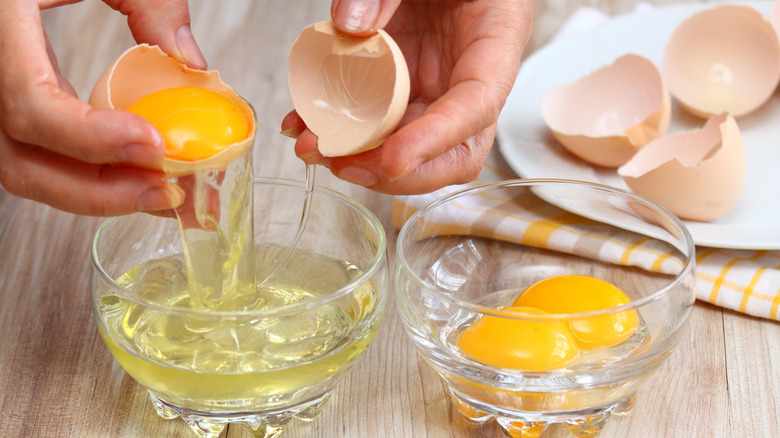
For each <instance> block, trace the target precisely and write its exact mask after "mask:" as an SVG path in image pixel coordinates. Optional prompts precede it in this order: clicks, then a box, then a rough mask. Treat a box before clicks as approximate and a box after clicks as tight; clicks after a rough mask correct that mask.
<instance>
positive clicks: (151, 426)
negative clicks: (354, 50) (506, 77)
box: [0, 0, 780, 438]
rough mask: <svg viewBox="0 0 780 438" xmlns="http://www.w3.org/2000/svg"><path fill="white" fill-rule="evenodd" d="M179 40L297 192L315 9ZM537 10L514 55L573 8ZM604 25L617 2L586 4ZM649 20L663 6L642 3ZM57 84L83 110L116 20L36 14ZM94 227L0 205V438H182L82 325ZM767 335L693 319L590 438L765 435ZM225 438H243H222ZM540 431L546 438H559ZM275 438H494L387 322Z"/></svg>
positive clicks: (491, 428) (207, 26) (95, 5)
mask: <svg viewBox="0 0 780 438" xmlns="http://www.w3.org/2000/svg"><path fill="white" fill-rule="evenodd" d="M191 3H192V5H191V9H192V27H193V30H194V33H195V36H196V38H197V39H198V41H199V42H200V44H201V47H202V49H203V52H204V54H205V56H206V58H207V59H208V60H209V62H210V67H212V68H214V69H217V70H220V71H221V73H222V75H223V77H224V79H225V80H226V81H227V82H228V83H229V84H231V85H232V86H233V87H234V88H235V89H236V90H238V91H239V93H241V94H242V95H243V96H244V97H246V98H247V99H248V100H249V101H250V102H252V103H253V104H254V106H255V108H257V110H258V113H259V134H258V138H257V142H256V149H255V173H256V174H257V175H270V176H283V177H291V178H298V179H301V178H302V177H303V170H304V168H303V164H302V163H301V162H300V161H299V160H298V159H297V158H296V157H295V155H294V153H293V142H292V140H290V139H288V138H285V137H283V136H281V135H279V134H278V132H279V123H280V121H281V119H282V117H283V116H284V115H285V114H286V112H287V111H288V110H289V109H290V108H291V107H292V104H291V101H290V97H289V93H288V90H287V82H286V77H287V59H286V56H287V50H288V48H289V46H290V45H291V43H292V41H293V39H294V38H295V37H296V35H297V33H298V32H299V30H300V29H302V28H303V27H304V26H305V25H307V24H309V23H312V22H314V21H317V20H322V19H326V18H328V17H329V5H330V2H329V1H326V0H285V1H279V0H256V1H247V0H230V1H213V0H212V1H208V0H193V1H192V2H191ZM578 3H580V2H578V1H575V0H546V1H544V0H542V1H537V4H536V11H535V30H534V36H533V39H532V42H531V46H530V47H529V48H528V50H527V52H526V53H530V52H531V51H532V50H533V49H534V48H538V47H539V46H541V45H543V44H544V43H545V42H546V41H547V40H548V39H549V38H550V36H551V35H552V34H553V33H554V32H555V31H556V29H557V28H558V27H559V26H560V25H561V23H562V22H563V21H564V20H565V19H566V17H568V16H569V15H570V14H571V13H572V12H573V11H574V10H575V9H576V7H577V6H578ZM588 3H589V4H591V5H594V6H595V7H598V8H599V9H601V10H603V11H604V12H607V13H610V14H616V13H621V12H627V11H629V10H631V9H633V8H634V6H635V4H636V2H635V1H633V0H631V1H629V0H592V1H589V2H588ZM651 3H654V4H657V5H661V4H664V3H670V2H667V1H661V0H658V1H653V2H651ZM45 23H46V26H47V29H48V30H49V36H50V38H51V40H52V43H53V45H54V48H55V50H56V52H57V54H58V55H59V58H60V63H61V65H62V69H63V71H64V73H65V74H66V76H67V77H68V78H70V80H71V81H72V83H73V85H74V86H75V88H76V89H77V90H78V91H79V93H80V95H81V96H82V97H84V98H85V97H86V96H87V95H88V93H89V90H90V89H91V87H92V85H93V84H94V82H95V80H96V79H97V77H98V76H99V74H100V73H101V72H102V70H103V69H104V68H105V67H106V66H107V65H108V64H109V63H110V62H111V61H112V60H114V59H115V58H116V57H117V56H118V55H119V54H120V53H121V52H122V51H124V50H125V49H126V48H128V47H129V46H130V45H132V44H133V42H132V39H131V37H130V34H129V32H128V30H127V26H126V24H125V19H124V17H122V16H121V15H119V14H118V13H115V12H113V11H112V10H111V9H109V8H108V7H107V6H105V5H104V4H102V3H100V2H97V1H93V2H84V3H81V4H78V5H73V6H66V7H61V8H57V9H56V10H52V11H47V12H46V13H45ZM318 182H319V183H320V184H322V185H325V186H328V187H332V188H335V189H337V190H340V191H342V192H345V193H348V194H350V195H352V196H353V197H355V198H357V199H358V200H360V201H362V202H364V203H365V204H366V205H368V207H369V208H371V209H372V210H373V211H374V212H375V213H376V214H377V215H378V216H379V217H380V218H381V219H382V221H383V223H384V224H385V227H386V230H387V234H388V240H389V241H390V242H391V245H390V253H391V255H392V253H393V245H392V242H393V240H394V239H395V236H396V234H397V230H395V229H393V228H392V226H391V225H390V223H389V218H390V206H391V198H390V197H388V196H385V195H378V194H376V193H373V192H371V191H368V190H366V189H364V188H362V187H354V186H351V185H349V184H346V183H344V182H342V181H339V180H337V179H336V178H334V177H332V176H331V175H330V174H328V173H327V172H326V171H324V170H321V171H320V172H319V173H318ZM100 222H101V219H97V218H90V217H79V216H74V215H70V214H66V213H63V212H60V211H56V210H52V209H50V208H48V207H46V206H44V205H40V204H36V203H34V202H31V201H27V200H21V199H18V198H15V197H13V196H11V195H9V194H8V193H6V192H5V191H4V190H2V189H0V334H2V347H0V436H7V437H136V436H138V437H163V436H164V437H174V436H182V437H190V436H193V435H191V432H190V431H189V430H188V427H186V426H185V425H184V424H183V423H182V422H181V421H165V420H163V419H161V418H159V417H158V416H157V415H156V414H155V413H154V412H153V410H152V406H151V404H150V402H149V400H148V396H147V393H146V391H145V390H143V389H142V388H141V387H140V386H139V385H137V384H136V383H135V382H134V381H133V380H132V379H131V378H130V377H128V376H127V375H125V374H124V372H123V371H122V369H121V368H120V367H119V366H118V365H117V363H116V362H115V361H114V360H113V359H112V357H111V355H110V354H109V352H108V350H107V349H106V348H105V346H104V345H103V342H102V341H101V339H100V336H99V335H98V332H97V330H96V326H95V323H94V321H93V319H92V315H91V310H90V305H89V298H88V290H89V272H90V262H89V253H88V249H89V245H90V242H91V238H92V236H93V233H94V232H95V230H96V228H97V226H98V224H99V223H100ZM779 340H780V324H777V323H774V322H771V321H766V320H761V319H756V318H751V317H747V316H744V315H742V314H738V313H735V312H731V311H725V310H722V309H720V308H717V307H714V306H711V305H708V304H703V303H697V304H696V306H695V309H694V311H693V314H692V316H691V318H690V324H689V329H688V331H687V332H686V333H685V335H684V336H683V338H682V341H681V342H680V345H679V347H678V348H677V350H676V351H675V352H674V354H673V355H672V356H671V357H670V358H669V360H668V362H666V364H665V365H663V366H662V368H661V369H660V371H659V372H658V373H657V374H656V375H655V377H653V378H652V379H651V380H650V381H649V382H648V383H647V384H646V385H645V386H644V388H643V390H641V391H640V393H639V397H638V400H637V403H636V408H635V409H634V411H633V413H632V414H631V415H629V416H627V417H619V418H614V419H612V420H611V422H610V423H609V424H608V425H607V426H606V428H605V430H604V433H603V434H602V436H603V437H671V436H677V437H705V436H706V437H726V436H740V437H768V436H777V434H778V430H780V395H778V394H780V342H779ZM226 435H227V436H229V437H240V436H249V435H248V434H247V433H246V432H245V430H244V428H242V427H230V428H229V429H228V431H227V434H226ZM567 435H568V432H567V431H566V430H565V429H564V428H553V429H552V430H551V431H550V433H549V435H547V436H551V437H564V436H567ZM283 436H286V437H327V438H330V437H342V436H343V437H431V438H433V437H495V436H502V433H501V430H500V428H499V427H498V426H496V425H495V424H492V425H486V426H481V427H475V426H472V425H470V424H468V423H466V422H465V421H464V420H462V419H461V418H460V417H459V415H458V414H457V413H456V410H454V409H453V407H452V406H451V404H450V401H449V399H448V397H447V396H446V393H445V388H444V386H443V385H442V383H441V382H440V381H439V379H438V378H437V376H436V375H435V374H434V372H433V371H432V370H431V369H430V368H428V367H427V366H426V365H425V364H424V363H423V362H422V361H421V359H420V358H419V357H418V356H417V354H416V352H415V349H414V347H413V346H412V344H411V342H410V341H409V340H408V339H407V338H406V335H405V334H404V332H403V329H402V326H401V322H400V319H399V317H398V314H397V312H396V311H395V309H394V308H393V306H392V302H391V306H390V309H389V311H388V314H387V316H386V319H385V321H384V323H383V326H382V327H381V329H380V333H379V334H378V336H377V338H376V341H375V342H374V344H373V345H372V346H371V348H370V349H369V352H368V353H367V354H366V355H365V356H364V358H363V359H362V360H361V361H360V362H359V364H358V365H357V366H356V367H355V368H354V369H353V371H352V372H351V373H350V374H349V375H348V376H347V377H346V378H344V379H343V380H342V381H341V383H340V386H339V387H338V389H337V391H336V394H335V397H334V398H333V399H332V400H331V401H330V404H329V406H328V407H327V409H326V410H325V411H324V412H323V413H322V415H321V416H320V417H318V418H317V419H316V420H315V421H314V422H312V423H302V422H298V421H294V422H293V423H291V424H290V426H289V427H288V429H287V431H286V432H285V435H283Z"/></svg>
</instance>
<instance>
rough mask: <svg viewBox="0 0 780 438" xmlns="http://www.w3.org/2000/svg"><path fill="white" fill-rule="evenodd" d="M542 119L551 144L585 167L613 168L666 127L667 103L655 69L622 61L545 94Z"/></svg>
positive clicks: (640, 60)
mask: <svg viewBox="0 0 780 438" xmlns="http://www.w3.org/2000/svg"><path fill="white" fill-rule="evenodd" d="M542 117H543V118H544V121H545V123H546V124H547V126H548V127H549V128H550V130H551V131H552V133H553V135H554V136H555V138H556V139H557V140H558V141H559V142H560V143H561V144H562V145H563V146H564V147H565V148H566V149H567V150H568V151H570V152H571V153H573V154H574V155H576V156H578V157H580V158H582V159H583V160H585V161H588V162H589V163H592V164H596V165H599V166H604V167H618V166H620V165H621V164H623V163H625V162H626V161H628V160H629V159H630V158H631V157H632V156H633V155H634V153H635V152H636V151H637V150H639V149H640V148H641V147H642V146H644V145H645V144H647V143H649V142H650V141H652V140H654V139H655V138H658V137H659V136H661V135H663V134H664V133H665V132H666V130H667V128H668V127H669V119H670V117H671V98H670V97H669V92H668V91H667V89H666V84H665V83H664V80H663V78H662V77H661V74H660V72H659V71H658V69H657V68H656V67H655V65H654V64H653V63H652V62H651V61H650V60H648V59H646V58H644V57H642V56H639V55H635V54H627V55H623V56H621V57H619V58H617V59H616V60H615V62H614V63H612V64H611V65H609V66H606V67H603V68H601V69H599V70H597V71H595V72H593V73H590V74H589V75H586V76H584V77H582V78H580V79H578V80H576V81H574V82H571V83H568V84H563V85H559V86H557V87H554V88H552V89H550V91H548V92H547V93H546V94H545V96H544V99H543V100H542Z"/></svg>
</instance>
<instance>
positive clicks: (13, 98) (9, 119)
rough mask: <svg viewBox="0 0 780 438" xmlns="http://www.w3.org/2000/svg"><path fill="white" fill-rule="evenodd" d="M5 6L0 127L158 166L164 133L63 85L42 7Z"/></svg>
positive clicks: (77, 153)
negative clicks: (51, 53) (103, 108)
mask: <svg viewBox="0 0 780 438" xmlns="http://www.w3.org/2000/svg"><path fill="white" fill-rule="evenodd" d="M3 6H4V8H3V10H2V12H0V41H2V42H3V44H0V65H2V66H3V69H2V74H0V130H2V131H4V132H6V133H7V134H8V135H9V136H10V137H12V138H13V139H15V140H16V141H18V142H20V143H26V144H34V145H39V146H43V147H45V148H47V149H50V150H52V151H54V152H57V153H59V154H61V155H66V156H70V157H72V158H75V159H78V160H81V161H85V162H90V163H119V162H124V163H130V164H134V165H138V166H142V167H149V168H156V169H159V168H160V166H161V162H162V157H163V153H164V151H165V144H164V142H163V139H162V137H161V136H160V135H159V133H157V131H156V130H155V129H154V128H153V127H152V126H151V125H149V123H147V122H146V121H144V120H143V119H141V118H140V117H138V116H135V115H132V114H129V113H125V112H121V111H96V110H93V109H92V107H90V106H89V105H87V104H86V103H84V102H81V101H79V100H78V99H76V98H75V97H74V96H72V95H71V94H69V92H70V90H67V91H64V90H63V89H61V88H60V83H61V79H60V78H59V77H58V75H57V73H56V71H55V68H54V67H53V65H52V63H51V61H50V60H49V56H48V55H47V45H46V38H45V36H44V35H45V34H44V32H43V27H42V25H41V22H40V12H39V11H38V9H37V8H36V7H34V6H31V5H29V4H28V3H27V2H22V1H15V0H9V2H8V3H4V5H3ZM66 88H67V87H66Z"/></svg>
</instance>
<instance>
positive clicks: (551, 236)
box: [392, 148, 780, 321]
mask: <svg viewBox="0 0 780 438" xmlns="http://www.w3.org/2000/svg"><path fill="white" fill-rule="evenodd" d="M496 149H497V148H494V149H493V151H491V153H490V155H489V157H488V162H487V163H486V165H485V167H484V168H483V169H482V173H481V174H480V176H479V178H478V179H477V180H476V181H475V182H473V183H471V184H464V185H458V186H449V187H445V188H443V189H440V190H437V191H435V192H433V193H429V194H425V195H415V196H399V197H396V198H395V200H394V203H393V214H392V217H393V225H394V226H396V227H399V228H400V227H401V226H402V225H403V223H404V222H405V221H406V220H407V219H408V218H409V217H410V216H411V215H412V214H414V212H416V211H417V210H419V209H421V208H423V207H424V206H426V205H428V204H429V203H431V202H432V201H434V200H435V199H438V198H440V197H442V196H444V195H446V194H449V193H452V192H455V191H458V190H461V189H464V188H467V187H472V186H474V185H477V184H483V183H488V182H494V181H500V180H507V179H513V178H517V176H516V175H515V174H514V173H513V172H512V170H511V168H509V166H508V165H507V164H506V162H505V161H504V160H503V158H502V157H501V155H500V153H499V151H498V150H496ZM479 202H480V203H479V204H478V205H477V204H476V203H475V204H474V205H464V203H463V202H461V203H460V204H458V205H457V207H454V209H456V210H457V211H452V212H448V215H447V216H448V218H449V219H451V221H452V226H453V230H451V231H453V232H456V231H457V228H459V227H463V228H465V227H468V226H469V225H471V224H472V223H473V222H474V221H476V220H477V219H478V218H479V219H484V215H486V214H487V215H490V214H491V209H490V207H491V203H495V202H504V201H502V200H490V199H479ZM450 213H451V214H450ZM494 213H495V212H494ZM495 214H496V215H497V214H498V213H495ZM522 214H523V216H517V217H514V216H513V217H512V220H511V221H503V222H502V225H504V224H507V225H506V226H507V227H511V228H505V229H504V231H503V233H502V234H500V235H498V236H496V237H498V238H505V239H507V240H517V239H519V242H520V243H523V244H527V245H534V246H537V247H542V248H547V249H551V250H555V251H560V252H566V253H572V254H579V255H583V256H587V257H593V258H599V259H600V260H605V261H609V262H614V263H622V264H626V265H632V266H638V267H641V268H644V269H648V270H652V271H656V272H677V271H679V261H678V260H676V259H673V258H670V257H669V254H668V253H666V252H665V250H661V249H659V248H656V247H654V243H653V241H652V240H649V239H642V238H640V237H639V236H637V235H635V234H632V233H625V235H616V236H610V237H609V238H608V239H605V238H602V237H597V238H599V239H600V241H598V242H593V241H588V239H593V236H594V234H589V233H588V227H589V226H592V224H588V220H587V219H583V218H578V217H577V216H576V215H574V214H571V213H567V212H565V211H564V210H562V209H560V208H558V207H556V206H554V205H551V204H548V203H545V202H544V201H542V200H539V207H538V208H534V209H529V211H524V212H523V213H522ZM551 218H555V219H556V226H551V224H550V221H549V220H550V219H551ZM501 219H503V217H497V218H496V220H501ZM561 223H563V224H564V225H563V226H558V224H561ZM516 236H520V237H516ZM670 264H676V266H675V265H670ZM696 277H697V282H696V297H697V298H698V299H700V300H702V301H708V302H710V303H712V304H715V305H717V306H721V307H725V308H728V309H733V310H737V311H739V312H742V313H747V314H749V315H753V316H759V317H762V318H769V319H773V320H776V321H777V320H780V318H779V317H778V307H780V251H767V250H761V251H748V250H734V249H718V248H707V247H697V248H696Z"/></svg>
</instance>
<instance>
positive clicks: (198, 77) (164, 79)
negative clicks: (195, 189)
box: [89, 44, 257, 176]
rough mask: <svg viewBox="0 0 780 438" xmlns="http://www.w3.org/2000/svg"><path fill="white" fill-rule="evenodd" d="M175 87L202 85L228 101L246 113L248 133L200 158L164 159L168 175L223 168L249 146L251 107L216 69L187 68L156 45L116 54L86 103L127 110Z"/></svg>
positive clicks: (253, 128)
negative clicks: (243, 138) (146, 97)
mask: <svg viewBox="0 0 780 438" xmlns="http://www.w3.org/2000/svg"><path fill="white" fill-rule="evenodd" d="M176 87H198V88H205V89H209V90H212V91H216V92H217V93H220V94H222V95H223V96H225V97H227V98H228V99H230V100H232V101H233V103H235V104H236V106H237V107H239V108H240V109H241V111H242V112H243V113H244V115H245V116H246V118H247V121H248V122H249V134H248V136H247V138H246V139H245V140H242V141H240V142H237V143H234V144H231V145H230V146H228V147H227V148H225V149H223V150H222V151H220V152H218V153H217V154H215V155H212V156H211V157H208V158H205V159H202V160H197V161H181V160H176V159H172V158H168V157H166V158H164V159H163V168H164V170H165V172H166V173H167V174H168V175H171V176H180V175H187V174H192V173H193V172H195V171H197V170H204V169H224V168H225V167H227V165H228V164H230V162H232V161H233V160H235V159H236V158H238V157H239V156H241V155H242V154H243V153H244V152H245V151H246V150H247V149H248V148H251V147H252V143H253V141H254V138H255V131H256V129H257V123H256V121H255V115H254V110H253V109H252V107H251V106H249V104H247V103H246V102H245V101H244V100H243V99H242V98H241V97H240V96H238V94H236V92H235V91H233V89H231V88H230V87H229V86H228V85H227V84H225V83H224V82H223V81H222V79H221V78H220V76H219V73H218V72H216V71H201V70H195V69H191V68H189V67H187V66H185V65H184V64H181V63H179V62H178V61H177V60H175V59H174V58H172V57H170V56H168V55H167V54H166V53H165V52H163V51H162V49H160V48H159V47H157V46H149V45H146V44H141V45H138V46H135V47H132V48H130V49H129V50H127V51H126V52H125V53H123V54H122V55H121V56H119V58H117V60H116V61H114V63H113V64H112V65H111V66H109V67H108V68H107V69H106V71H105V72H104V73H103V74H102V75H101V76H100V78H98V81H97V82H96V83H95V86H94V88H93V89H92V94H91V95H90V97H89V103H90V105H92V106H93V107H95V108H98V109H121V110H127V109H128V108H129V107H130V106H131V105H132V104H133V103H135V102H136V101H137V100H139V99H140V98H142V97H144V96H146V95H149V94H151V93H154V92H156V91H160V90H164V89H168V88H176Z"/></svg>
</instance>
